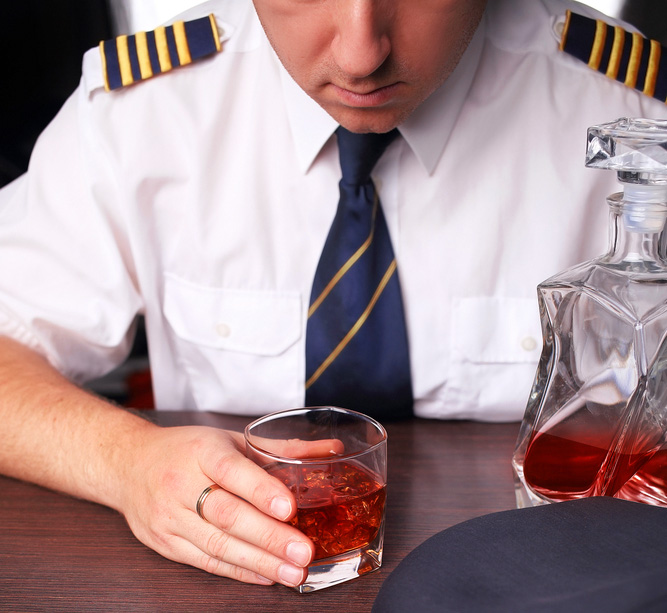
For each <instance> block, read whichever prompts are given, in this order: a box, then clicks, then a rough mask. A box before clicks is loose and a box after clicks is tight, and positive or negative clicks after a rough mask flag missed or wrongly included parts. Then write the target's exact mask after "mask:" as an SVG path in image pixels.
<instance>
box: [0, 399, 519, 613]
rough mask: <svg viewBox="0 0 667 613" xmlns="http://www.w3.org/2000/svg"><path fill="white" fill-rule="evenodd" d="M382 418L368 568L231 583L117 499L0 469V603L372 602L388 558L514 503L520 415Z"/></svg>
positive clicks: (196, 417)
mask: <svg viewBox="0 0 667 613" xmlns="http://www.w3.org/2000/svg"><path fill="white" fill-rule="evenodd" d="M152 417H153V419H155V420H156V421H157V422H158V423H159V424H161V425H164V426H173V425H182V424H205V425H211V426H217V427H222V428H228V429H232V430H242V429H243V427H244V425H245V424H246V423H247V422H248V421H250V419H249V418H247V417H235V416H228V415H217V414H213V413H196V412H186V411H178V412H166V411H164V412H154V413H153V414H152ZM386 427H387V432H388V435H389V439H388V455H389V459H388V463H389V470H388V472H389V475H388V499H387V527H386V533H385V548H384V563H383V566H382V568H381V569H380V570H379V571H377V572H375V573H371V574H369V575H365V576H364V577H361V578H358V579H355V580H353V581H349V582H347V583H343V584H340V585H337V586H334V587H331V588H328V589H325V590H321V591H318V592H314V593H312V594H299V593H297V592H296V591H294V590H291V589H289V588H286V587H283V586H279V585H274V586H269V587H264V586H252V585H245V584H241V583H237V582H235V581H232V580H228V579H224V578H220V577H215V576H213V575H209V574H207V573H205V572H203V571H200V570H197V569H195V568H191V567H188V566H184V565H182V564H177V563H175V562H171V561H169V560H167V559H165V558H162V557H161V556H160V555H158V554H157V553H155V552H153V551H152V550H150V549H148V548H146V547H145V546H144V545H142V544H141V543H139V541H137V540H136V539H135V538H134V536H133V535H132V533H131V532H130V530H129V528H128V527H127V525H126V523H125V521H124V519H123V517H122V516H121V515H119V514H118V513H116V512H115V511H112V510H110V509H108V508H105V507H102V506H100V505H97V504H93V503H89V502H86V501H82V500H76V499H72V498H69V497H67V496H63V495H61V494H58V493H55V492H51V491H48V490H46V489H43V488H40V487H37V486H34V485H31V484H27V483H22V482H20V481H16V480H13V479H8V478H4V477H0V610H1V611H189V612H208V611H239V612H243V613H246V612H252V611H262V612H270V613H276V612H290V611H300V612H309V613H310V612H331V613H354V612H357V611H363V612H368V611H370V610H371V607H372V605H373V600H374V599H375V596H376V594H377V593H378V591H379V589H380V587H381V586H382V583H383V581H384V580H385V579H386V578H387V577H388V576H389V574H390V573H391V571H392V569H394V568H396V566H397V565H398V564H399V562H400V561H401V560H402V559H403V558H404V557H405V556H406V555H407V554H408V553H409V552H410V551H411V550H412V549H414V548H415V547H417V546H418V545H419V544H420V543H422V542H423V541H425V540H426V539H427V538H428V537H430V536H432V535H434V534H436V533H437V532H440V531H441V530H444V529H445V528H448V527H449V526H452V525H454V524H457V523H460V522H462V521H465V520H467V519H471V518H473V517H477V516H480V515H483V514H486V513H491V512H494V511H502V510H506V509H511V508H514V507H515V499H514V490H513V481H512V472H511V468H510V457H511V454H512V450H513V448H514V443H515V441H516V436H517V433H518V427H519V424H518V423H511V424H488V423H474V422H465V421H463V422H453V421H433V420H423V419H414V420H409V421H402V422H395V423H389V424H386Z"/></svg>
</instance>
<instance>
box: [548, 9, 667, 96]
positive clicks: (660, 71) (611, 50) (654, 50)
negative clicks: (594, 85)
mask: <svg viewBox="0 0 667 613" xmlns="http://www.w3.org/2000/svg"><path fill="white" fill-rule="evenodd" d="M560 49H561V51H565V53H568V54H570V55H572V56H574V57H576V58H577V59H579V60H581V61H582V62H585V63H586V64H588V66H589V67H590V68H592V69H593V70H597V71H598V72H601V73H602V74H604V75H606V76H607V77H609V78H610V79H615V80H616V81H620V82H621V83H623V84H625V85H627V86H628V87H632V88H634V89H637V90H639V91H640V92H642V93H644V94H646V95H647V96H651V97H652V98H657V99H658V100H660V101H661V102H666V101H667V49H666V48H665V47H664V46H663V45H661V44H660V42H658V41H657V40H651V39H648V38H644V37H643V36H642V35H641V34H638V33H636V32H628V31H626V30H624V29H623V28H621V27H619V26H613V25H609V24H608V23H605V22H604V21H601V20H600V19H591V18H590V17H584V16H583V15H578V14H577V13H573V12H571V11H567V15H566V18H565V25H564V27H563V34H562V37H561V44H560Z"/></svg>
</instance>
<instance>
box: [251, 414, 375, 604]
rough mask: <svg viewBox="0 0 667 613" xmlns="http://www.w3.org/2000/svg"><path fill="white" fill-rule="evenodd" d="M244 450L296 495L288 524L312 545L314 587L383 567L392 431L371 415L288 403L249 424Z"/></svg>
mask: <svg viewBox="0 0 667 613" xmlns="http://www.w3.org/2000/svg"><path fill="white" fill-rule="evenodd" d="M245 442H246V455H247V457H248V458H250V459H251V460H253V461H254V462H255V463H256V464H258V465H259V466H261V467H262V468H264V469H265V470H266V471H267V472H269V473H270V474H271V475H273V476H275V477H277V478H278V479H280V480H281V481H282V482H283V483H284V484H285V485H286V486H287V487H288V488H289V489H290V491H291V492H292V494H293V495H294V497H295V499H296V504H297V512H296V515H295V516H294V518H293V519H292V520H291V522H290V523H291V524H292V525H293V526H295V527H296V528H298V529H299V530H300V531H301V532H303V533H304V534H305V535H306V536H307V537H308V538H310V539H311V540H312V541H313V543H314V544H315V557H314V559H313V562H312V563H311V565H310V566H309V567H308V577H307V579H306V581H305V582H304V583H303V584H302V585H300V586H298V587H297V588H296V589H297V590H298V591H299V592H301V593H306V592H312V591H315V590H319V589H322V588H325V587H329V586H332V585H336V584H337V583H342V582H343V581H348V580H350V579H354V578H355V577H359V576H361V575H364V574H366V573H368V572H371V571H373V570H377V569H378V568H380V566H381V565H382V547H383V541H384V521H385V500H386V484H387V433H386V431H385V429H384V428H383V427H382V426H381V425H380V424H379V423H378V422H377V421H375V420H374V419H372V418H370V417H368V416H366V415H363V414H361V413H357V412H355V411H349V410H347V409H342V408H337V407H310V408H299V409H289V410H286V411H279V412H277V413H272V414H270V415H266V416H265V417H262V418H260V419H257V420H256V421H254V422H252V423H251V424H249V425H248V426H247V427H246V429H245Z"/></svg>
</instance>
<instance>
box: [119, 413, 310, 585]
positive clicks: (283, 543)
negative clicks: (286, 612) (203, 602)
mask: <svg viewBox="0 0 667 613" xmlns="http://www.w3.org/2000/svg"><path fill="white" fill-rule="evenodd" d="M146 434H147V435H148V436H146V440H145V443H144V445H142V448H141V449H140V450H138V453H137V454H136V456H137V457H136V463H134V462H133V465H132V466H131V467H128V474H127V476H128V484H127V487H126V488H125V492H124V499H123V500H122V503H121V506H120V509H119V510H120V511H121V512H123V513H124V515H125V517H126V519H127V521H128V523H129V525H130V528H131V529H132V531H133V532H134V534H135V535H136V536H137V538H138V539H139V540H140V541H142V542H143V543H145V544H146V545H148V546H149V547H151V548H152V549H155V551H157V552H158V553H160V554H162V555H163V556H165V557H167V558H169V559H172V560H175V561H177V562H184V563H186V564H190V565H192V566H196V567H197V568H201V569H203V570H206V571H208V572H211V573H214V574H216V575H222V576H225V577H232V578H234V579H238V580H240V581H244V582H247V583H263V584H268V583H274V582H279V583H283V584H285V585H289V586H295V585H299V584H301V583H303V581H304V580H305V579H306V576H307V569H306V568H305V567H306V566H307V565H308V564H309V563H310V561H311V560H312V557H313V554H314V546H313V544H312V542H311V541H310V540H309V539H308V538H306V537H305V536H304V535H303V534H302V533H301V532H299V531H298V530H297V529H296V528H293V527H292V526H290V525H289V524H286V523H284V522H285V521H286V520H288V519H290V518H291V517H293V516H294V514H295V512H296V503H295V500H294V497H293V496H292V494H291V493H290V491H289V490H288V489H287V487H286V486H285V485H283V484H282V483H281V482H280V481H278V479H276V478H274V477H272V476H270V475H269V474H268V473H267V472H265V471H264V470H263V469H261V468H260V467H259V466H257V465H256V464H254V463H253V462H252V461H250V460H249V459H247V458H246V457H245V455H244V453H243V449H244V440H243V435H242V434H239V433H236V432H227V431H224V430H217V429H215V428H207V427H194V426H185V427H180V428H159V429H153V430H151V431H150V432H148V433H146ZM213 483H217V484H218V485H220V486H221V489H218V490H215V491H213V492H211V494H210V495H209V496H208V497H207V498H206V501H205V504H204V507H203V510H202V514H203V515H204V516H205V517H206V520H207V521H204V520H202V519H201V518H200V517H199V515H197V513H196V511H195V505H196V503H197V499H198V497H199V495H200V494H201V492H202V491H203V490H204V489H205V488H206V487H208V486H209V485H211V484H213Z"/></svg>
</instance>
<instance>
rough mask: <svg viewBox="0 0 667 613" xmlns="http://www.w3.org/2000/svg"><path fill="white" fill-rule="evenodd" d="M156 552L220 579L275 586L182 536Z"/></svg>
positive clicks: (168, 540)
mask: <svg viewBox="0 0 667 613" xmlns="http://www.w3.org/2000/svg"><path fill="white" fill-rule="evenodd" d="M155 550H156V551H157V552H158V553H159V554H161V555H162V556H164V557H165V558H168V559H170V560H174V561H175V562H179V563H181V564H188V565H189V566H194V567H195V568H199V569H200V570H203V571H206V572H208V573H211V574H213V575H217V576H219V577H227V578H229V579H235V580H237V581H242V582H243V583H253V584H255V585H273V584H274V583H275V581H274V580H271V579H269V578H267V577H264V576H263V575H261V574H259V573H257V572H255V571H253V570H250V569H248V568H244V567H242V566H238V565H236V564H232V563H230V562H227V561H225V560H220V559H218V558H214V557H212V556H210V555H208V554H206V553H205V552H203V551H202V550H201V549H200V548H199V547H197V546H196V545H195V544H193V543H191V542H190V541H189V540H188V539H187V538H184V537H181V536H176V535H172V536H171V537H169V538H168V539H165V540H164V545H163V547H159V546H158V547H155ZM289 587H292V586H289Z"/></svg>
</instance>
